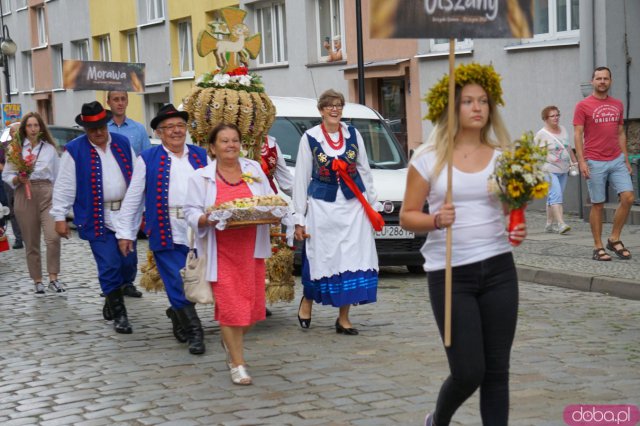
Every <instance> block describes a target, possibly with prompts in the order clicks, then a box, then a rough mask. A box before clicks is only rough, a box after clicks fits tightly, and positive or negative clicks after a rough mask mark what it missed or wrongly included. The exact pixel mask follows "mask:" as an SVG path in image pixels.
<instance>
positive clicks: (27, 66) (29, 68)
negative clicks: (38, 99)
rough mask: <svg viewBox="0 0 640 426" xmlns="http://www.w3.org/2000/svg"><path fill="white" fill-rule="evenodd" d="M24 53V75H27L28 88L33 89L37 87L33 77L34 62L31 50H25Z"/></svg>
mask: <svg viewBox="0 0 640 426" xmlns="http://www.w3.org/2000/svg"><path fill="white" fill-rule="evenodd" d="M23 55H24V75H26V76H27V90H29V91H31V92H32V91H33V90H34V89H35V87H36V85H35V83H34V78H33V62H32V61H31V52H25V53H23Z"/></svg>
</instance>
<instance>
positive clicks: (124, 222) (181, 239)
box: [116, 144, 195, 246]
mask: <svg viewBox="0 0 640 426" xmlns="http://www.w3.org/2000/svg"><path fill="white" fill-rule="evenodd" d="M162 149H164V150H165V152H166V153H167V155H168V156H170V157H171V171H170V173H169V208H172V207H184V201H185V198H186V196H187V185H188V183H189V178H190V177H191V175H192V174H193V173H194V172H195V169H194V168H193V166H192V165H191V163H190V162H189V147H188V146H187V145H186V144H185V146H184V149H183V151H182V156H180V157H179V156H177V155H176V154H174V153H173V152H171V151H169V150H168V149H167V148H165V147H164V146H163V147H162ZM146 176H147V165H146V163H145V162H144V159H143V158H142V157H138V159H137V160H136V167H135V168H134V170H133V176H132V177H131V184H130V185H129V190H128V191H127V195H126V196H125V199H124V202H123V203H122V213H121V215H120V223H119V224H118V229H117V232H116V238H118V239H125V240H135V239H136V233H137V232H135V231H134V229H137V228H132V225H133V223H134V222H135V217H136V215H137V214H138V213H139V212H141V211H142V209H143V208H144V202H145V190H146V180H147V177H146ZM188 227H189V226H188V225H187V221H186V220H185V219H178V218H177V217H175V216H174V215H171V234H172V235H173V243H174V244H182V245H185V246H188V245H189V241H188V239H187V229H188Z"/></svg>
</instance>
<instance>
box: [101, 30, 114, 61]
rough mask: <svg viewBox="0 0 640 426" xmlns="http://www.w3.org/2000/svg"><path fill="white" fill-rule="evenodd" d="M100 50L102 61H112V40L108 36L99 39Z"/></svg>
mask: <svg viewBox="0 0 640 426" xmlns="http://www.w3.org/2000/svg"><path fill="white" fill-rule="evenodd" d="M98 48H99V50H100V60H101V61H105V62H109V61H110V60H111V39H110V38H109V35H108V34H107V35H104V36H101V37H98Z"/></svg>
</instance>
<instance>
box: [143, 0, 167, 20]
mask: <svg viewBox="0 0 640 426" xmlns="http://www.w3.org/2000/svg"><path fill="white" fill-rule="evenodd" d="M146 2H147V21H148V22H153V21H159V20H161V19H164V7H163V5H162V0H146Z"/></svg>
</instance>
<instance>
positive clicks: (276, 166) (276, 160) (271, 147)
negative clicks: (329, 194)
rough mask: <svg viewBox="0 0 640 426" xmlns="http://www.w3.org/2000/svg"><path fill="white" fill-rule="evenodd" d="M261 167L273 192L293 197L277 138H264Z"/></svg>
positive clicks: (288, 175)
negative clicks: (280, 192) (279, 191)
mask: <svg viewBox="0 0 640 426" xmlns="http://www.w3.org/2000/svg"><path fill="white" fill-rule="evenodd" d="M260 165H261V166H262V171H263V172H264V174H265V175H267V178H268V179H269V185H270V186H271V189H273V192H275V193H276V194H277V193H278V189H279V190H281V191H282V192H284V193H285V194H287V195H288V196H289V197H291V196H292V195H293V175H292V174H291V172H290V171H289V168H288V167H287V163H286V162H285V161H284V158H283V157H282V151H281V150H280V147H279V146H278V143H277V142H276V138H274V137H273V136H267V137H266V138H264V143H263V144H262V149H261V151H260ZM276 184H277V185H276ZM266 312H267V316H268V317H269V316H271V311H270V310H269V309H268V308H267V309H266Z"/></svg>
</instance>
